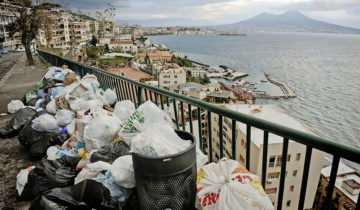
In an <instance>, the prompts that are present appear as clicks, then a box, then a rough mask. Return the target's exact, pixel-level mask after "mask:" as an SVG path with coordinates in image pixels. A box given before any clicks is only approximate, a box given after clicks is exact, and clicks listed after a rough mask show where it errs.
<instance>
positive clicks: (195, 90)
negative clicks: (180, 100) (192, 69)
mask: <svg viewBox="0 0 360 210" xmlns="http://www.w3.org/2000/svg"><path fill="white" fill-rule="evenodd" d="M169 90H170V91H173V92H175V93H179V94H182V95H185V96H190V97H193V98H197V99H200V100H203V99H204V98H206V95H207V92H208V88H207V86H205V85H202V84H199V83H195V82H188V83H183V84H179V85H175V86H171V87H169Z"/></svg>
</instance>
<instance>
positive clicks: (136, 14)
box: [56, 0, 360, 27]
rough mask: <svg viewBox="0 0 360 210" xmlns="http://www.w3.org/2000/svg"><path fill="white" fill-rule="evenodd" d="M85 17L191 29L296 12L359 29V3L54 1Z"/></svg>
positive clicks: (345, 0) (337, 0)
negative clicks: (98, 14)
mask: <svg viewBox="0 0 360 210" xmlns="http://www.w3.org/2000/svg"><path fill="white" fill-rule="evenodd" d="M56 1H61V2H64V3H65V4H66V5H67V8H68V9H75V10H77V9H81V10H82V11H83V12H84V13H86V14H88V13H90V12H91V13H94V12H95V11H103V10H104V9H105V8H106V7H107V3H111V4H113V5H114V6H115V7H116V11H115V13H116V15H115V17H114V20H115V21H126V20H146V21H147V22H150V21H151V20H156V21H157V23H159V22H160V21H159V20H164V22H165V19H166V20H168V21H166V23H169V22H170V20H172V19H173V20H175V19H176V20H178V21H176V23H179V22H180V20H184V23H189V22H191V20H193V22H191V23H192V25H196V24H199V25H200V24H206V25H214V24H223V23H233V22H237V21H240V20H244V19H247V18H250V17H253V16H255V15H257V14H259V13H262V12H270V13H275V14H280V13H283V12H286V11H287V10H298V11H300V12H303V13H304V14H306V15H309V16H310V17H312V18H317V19H319V20H324V21H329V22H334V23H336V24H344V25H347V26H356V27H360V17H359V15H360V0H105V1H100V0H56Z"/></svg>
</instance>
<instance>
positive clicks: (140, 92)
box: [137, 86, 144, 106]
mask: <svg viewBox="0 0 360 210" xmlns="http://www.w3.org/2000/svg"><path fill="white" fill-rule="evenodd" d="M142 92H143V88H142V87H140V86H138V89H137V97H138V106H140V105H141V104H142V103H143V102H144V99H143V94H142Z"/></svg>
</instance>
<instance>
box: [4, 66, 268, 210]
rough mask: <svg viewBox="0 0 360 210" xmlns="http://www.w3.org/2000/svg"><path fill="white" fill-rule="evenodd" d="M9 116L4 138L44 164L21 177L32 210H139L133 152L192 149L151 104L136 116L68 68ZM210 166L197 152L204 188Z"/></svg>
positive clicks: (52, 74) (52, 72) (127, 104)
mask: <svg viewBox="0 0 360 210" xmlns="http://www.w3.org/2000/svg"><path fill="white" fill-rule="evenodd" d="M8 111H9V112H10V113H15V114H14V116H13V118H12V119H11V120H9V121H8V122H7V123H6V125H5V126H3V127H0V137H7V136H11V135H18V140H19V142H20V144H21V145H22V146H24V148H25V149H26V150H27V151H28V154H29V158H30V159H34V160H41V161H40V163H39V164H38V165H36V166H29V167H28V168H26V169H23V170H21V171H20V172H19V173H18V175H17V185H16V189H17V192H18V195H19V200H21V201H31V203H32V204H31V207H30V209H53V208H59V209H78V208H79V209H94V208H95V209H138V206H137V204H136V202H137V198H136V196H137V194H136V181H135V175H134V169H133V161H132V153H139V154H141V155H144V156H148V157H150V158H154V157H161V156H166V155H172V154H176V153H179V152H181V151H184V150H186V149H187V148H189V147H190V146H191V145H192V142H191V141H190V140H184V139H181V138H180V137H179V136H178V135H177V134H176V132H175V130H174V128H173V127H174V124H173V121H172V119H171V117H170V116H169V114H168V113H167V112H165V111H163V110H161V109H160V108H159V107H158V106H157V105H155V104H154V103H152V102H151V101H147V102H145V103H143V104H142V105H140V106H139V107H138V108H137V109H136V108H135V105H134V104H133V102H131V101H129V100H124V101H118V99H117V95H116V92H115V91H114V90H111V89H106V90H103V89H101V87H100V84H99V82H98V80H97V77H96V76H95V75H92V74H86V75H85V76H84V77H82V78H80V76H78V75H76V74H75V73H74V72H73V71H72V70H70V69H68V68H67V66H63V67H62V68H59V67H50V68H49V69H48V71H47V73H46V74H45V76H44V78H43V80H42V81H41V82H38V83H36V85H35V87H34V89H33V90H31V91H29V92H28V93H26V94H25V96H24V99H23V102H21V101H12V102H11V103H10V104H9V105H8ZM207 161H208V159H207V156H206V155H204V154H203V153H202V152H201V150H200V149H198V148H196V165H197V170H198V171H199V173H200V176H202V177H203V179H201V180H200V183H198V186H202V180H205V178H208V177H207V176H206V175H207V171H208V168H206V167H207V166H205V164H206V163H207ZM202 167H205V168H203V169H202ZM209 170H210V169H209ZM231 176H232V175H231ZM211 177H212V176H210V179H211ZM226 180H228V179H226ZM215 182H216V180H215ZM204 183H206V184H207V185H211V183H210V182H204ZM214 185H216V186H217V187H219V185H218V184H216V183H214ZM260 187H261V186H260ZM202 188H204V187H203V186H202ZM208 188H209V189H213V188H211V187H208ZM204 189H205V188H204ZM206 189H207V188H206ZM214 189H215V188H214ZM215 190H220V189H215ZM208 191H209V192H210V191H211V190H208ZM200 192H205V191H200ZM221 192H222V191H221ZM227 194H231V192H228V193H227ZM233 196H236V195H233ZM265 197H266V196H265ZM266 198H267V197H266ZM206 199H207V198H206V196H205V197H204V196H203V194H200V195H199V201H200V203H199V202H198V203H197V205H198V207H199V208H205V209H206V205H203V204H204V203H206V202H205V201H206ZM224 202H226V201H224ZM244 202H247V201H244ZM199 204H200V205H201V206H199ZM241 205H242V204H239V205H238V206H241ZM249 205H250V204H249ZM212 209H214V208H212ZM217 209H221V208H217ZM230 209H231V208H230ZM232 209H234V208H232Z"/></svg>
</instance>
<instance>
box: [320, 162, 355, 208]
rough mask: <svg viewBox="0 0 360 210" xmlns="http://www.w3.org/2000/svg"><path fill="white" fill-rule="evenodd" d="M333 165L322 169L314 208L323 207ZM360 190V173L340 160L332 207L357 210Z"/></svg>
mask: <svg viewBox="0 0 360 210" xmlns="http://www.w3.org/2000/svg"><path fill="white" fill-rule="evenodd" d="M330 172H331V165H330V166H327V167H325V168H323V169H322V170H321V177H320V181H319V185H318V188H317V193H316V198H315V205H314V209H321V208H322V206H323V204H324V200H325V198H326V187H327V186H328V184H329V179H330ZM359 191H360V173H359V172H357V171H355V170H354V169H352V168H350V167H349V166H347V165H345V164H344V163H342V162H341V161H340V163H339V167H338V171H337V175H336V181H335V188H334V193H333V197H332V199H333V200H332V203H331V205H330V206H331V208H332V209H338V210H343V209H346V210H355V209H356V203H357V199H358V196H359Z"/></svg>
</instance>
